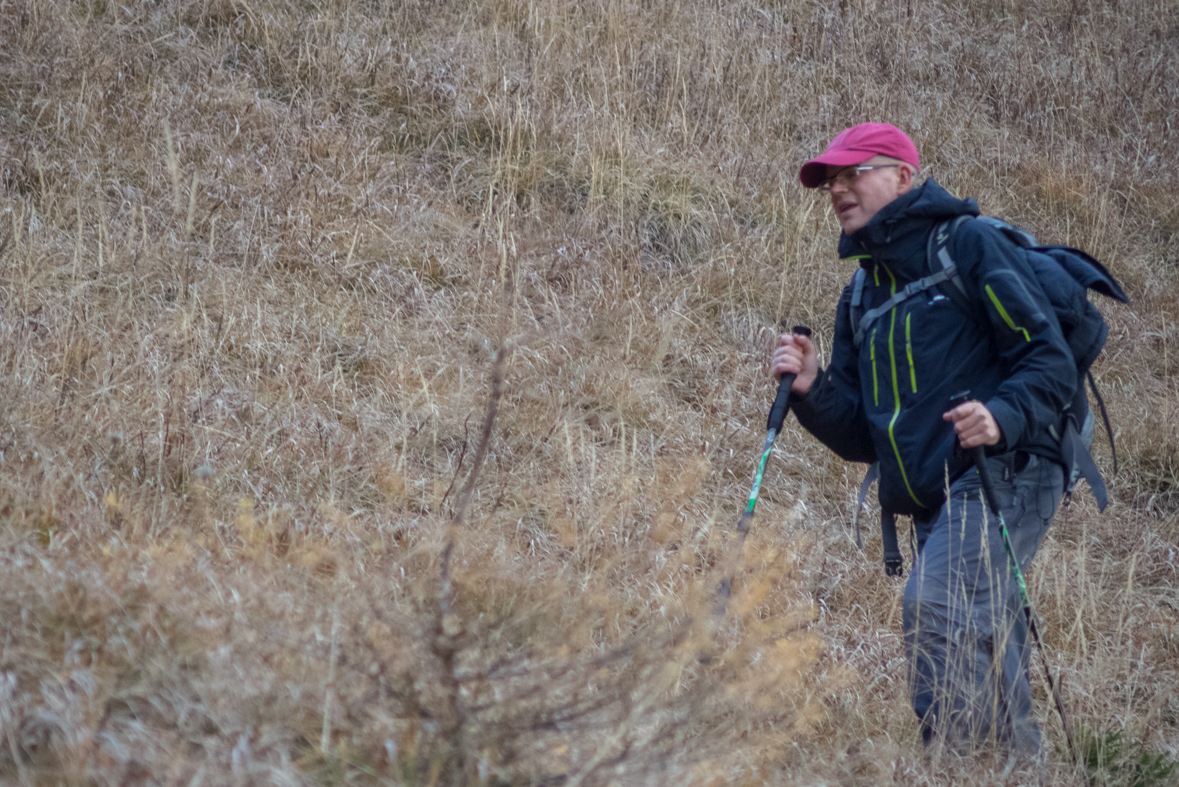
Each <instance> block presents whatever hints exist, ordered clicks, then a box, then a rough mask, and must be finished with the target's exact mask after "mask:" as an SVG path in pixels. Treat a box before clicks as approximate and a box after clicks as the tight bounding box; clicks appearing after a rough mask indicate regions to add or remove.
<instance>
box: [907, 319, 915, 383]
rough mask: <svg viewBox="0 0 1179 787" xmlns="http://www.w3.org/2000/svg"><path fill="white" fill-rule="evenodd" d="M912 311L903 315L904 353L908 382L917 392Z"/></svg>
mask: <svg viewBox="0 0 1179 787" xmlns="http://www.w3.org/2000/svg"><path fill="white" fill-rule="evenodd" d="M912 322H913V312H909V313H908V314H906V315H905V354H906V355H908V356H909V383H910V384H911V385H912V386H913V393H917V369H916V368H915V367H914V366H913V325H912Z"/></svg>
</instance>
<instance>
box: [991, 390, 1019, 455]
mask: <svg viewBox="0 0 1179 787" xmlns="http://www.w3.org/2000/svg"><path fill="white" fill-rule="evenodd" d="M987 409H988V410H990V411H991V417H992V418H994V419H995V423H997V424H998V425H999V431H1000V432H1002V435H1001V436H1000V440H1001V442H1002V443H1003V445H1004V447H1005V449H1006V450H1007V451H1014V450H1015V448H1016V446H1018V445H1019V444H1020V442H1021V441H1022V439H1023V427H1024V419H1023V416H1022V415H1020V414H1019V413H1018V412H1017V411H1016V410H1015V409H1014V408H1013V407H1011V406H1010V405H1008V404H1007V403H1006V402H1004V401H1003V400H1002V399H992V400H991V401H989V402H987Z"/></svg>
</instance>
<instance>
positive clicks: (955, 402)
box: [950, 391, 1089, 786]
mask: <svg viewBox="0 0 1179 787" xmlns="http://www.w3.org/2000/svg"><path fill="white" fill-rule="evenodd" d="M969 401H970V391H962V392H961V393H957V394H954V395H953V396H951V397H950V407H951V408H953V407H957V406H959V405H962V404H966V403H967V402H969ZM965 450H967V451H969V452H970V456H971V458H972V459H973V460H974V466H975V467H977V468H978V476H979V478H980V479H981V480H982V489H983V496H984V497H985V498H986V501H987V507H988V508H990V509H991V511H992V512H993V513H994V515H995V518H996V519H997V520H998V522H999V535H1000V536H1001V537H1002V539H1003V548H1004V549H1005V550H1007V560H1008V563H1010V564H1011V573H1012V574H1013V575H1014V576H1015V584H1016V586H1017V587H1018V588H1019V602H1020V604H1021V605H1022V606H1023V614H1024V617H1025V618H1027V623H1028V631H1030V632H1031V634H1032V642H1034V643H1035V645H1036V649H1037V650H1039V651H1040V660H1041V661H1042V662H1044V678H1045V680H1047V681H1048V690H1049V691H1050V692H1051V693H1052V699H1053V701H1054V702H1055V703H1056V712H1057V713H1059V714H1060V724H1061V726H1062V727H1064V739H1065V741H1067V742H1068V751H1069V754H1071V755H1072V758H1073V764H1074V765H1076V766H1077V769H1078V770H1080V772H1081V776H1082V778H1083V779H1084V781H1085V784H1086V786H1087V785H1088V784H1089V774H1088V772H1087V771H1086V770H1085V767H1084V765H1082V763H1081V757H1080V753H1079V752H1078V751H1077V746H1076V743H1074V742H1073V733H1072V728H1071V727H1070V726H1069V723H1068V715H1067V714H1066V713H1065V712H1064V702H1063V700H1061V698H1060V688H1059V687H1058V685H1057V683H1056V681H1055V680H1053V678H1052V670H1051V668H1049V666H1048V657H1047V656H1046V655H1045V654H1044V643H1043V642H1042V641H1041V640H1040V628H1039V626H1038V625H1037V623H1036V613H1035V612H1034V611H1033V610H1032V602H1031V600H1030V599H1029V598H1028V586H1027V582H1026V581H1024V578H1023V570H1022V569H1021V568H1020V566H1019V559H1018V558H1017V557H1016V556H1015V548H1014V547H1012V546H1011V536H1010V534H1009V533H1008V532H1007V522H1006V520H1005V519H1004V518H1003V510H1002V509H1001V508H1000V507H999V499H998V498H997V497H996V496H995V484H994V481H993V480H992V479H991V472H990V469H989V468H988V467H987V462H986V456H987V455H986V449H985V448H983V446H981V445H976V446H975V447H974V448H968V449H965Z"/></svg>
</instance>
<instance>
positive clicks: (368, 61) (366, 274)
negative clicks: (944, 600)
mask: <svg viewBox="0 0 1179 787" xmlns="http://www.w3.org/2000/svg"><path fill="white" fill-rule="evenodd" d="M0 51H3V52H4V53H5V56H4V57H3V58H2V59H0V69H2V72H3V78H2V79H0V178H2V182H0V238H3V237H7V238H8V240H7V241H6V242H5V243H4V246H3V250H2V251H0V358H2V363H3V367H4V374H3V376H0V413H2V415H0V460H2V465H0V506H2V507H0V516H2V519H0V521H2V528H0V561H2V564H3V572H4V577H5V579H4V582H3V585H2V587H0V619H2V620H3V621H4V635H3V644H2V650H0V670H2V672H3V676H4V680H3V682H2V683H0V721H2V723H3V730H2V733H3V737H4V740H3V741H0V744H2V745H0V752H2V753H0V770H2V771H3V773H4V778H5V779H6V780H9V781H17V780H23V781H25V782H27V783H33V782H38V781H41V782H44V783H47V784H48V783H53V784H56V783H60V781H61V780H64V781H65V783H70V784H108V783H109V784H116V783H117V784H138V783H161V784H163V783H166V784H190V783H202V782H203V783H205V784H215V783H217V784H222V783H224V784H228V783H269V782H275V783H282V784H291V783H297V784H302V783H311V784H317V783H327V784H330V783H342V782H343V781H344V780H346V779H355V780H359V781H360V782H361V783H383V784H402V783H410V784H428V783H439V784H441V783H471V784H474V783H496V782H497V781H499V782H504V781H506V782H511V783H520V784H527V783H537V782H535V781H533V780H539V782H540V783H549V784H558V783H565V784H599V783H606V782H609V781H610V780H611V779H623V780H628V781H630V782H635V783H700V784H704V783H734V782H744V783H759V782H763V781H765V782H769V783H782V784H788V783H812V782H814V783H819V782H832V781H834V782H839V783H848V784H860V783H863V784H869V783H879V782H881V781H885V780H888V779H892V778H895V779H896V780H898V781H899V782H901V783H905V784H926V783H937V782H939V781H940V780H942V779H945V778H947V776H946V774H947V773H948V774H949V777H948V778H952V779H953V780H954V781H956V782H957V783H977V784H999V783H1011V784H1014V783H1020V782H1021V781H1022V780H1024V779H1025V778H1026V777H1027V774H1021V773H1019V772H1017V773H1015V774H1010V775H1003V774H1002V773H997V772H996V771H995V770H994V767H993V766H992V765H991V764H988V763H987V762H984V763H983V764H982V765H981V766H980V765H977V764H975V763H974V762H972V761H956V760H948V761H946V762H941V763H937V764H934V765H929V764H924V763H922V762H921V760H920V756H919V754H920V753H919V751H918V749H919V745H918V743H917V736H916V730H915V724H914V722H913V720H912V718H911V712H910V711H908V709H907V706H906V703H905V689H904V665H903V658H902V653H901V648H900V644H899V640H898V633H899V614H898V607H897V597H898V593H899V585H897V584H895V583H894V582H892V581H889V580H887V579H885V578H884V577H883V572H882V571H881V570H880V567H879V551H880V548H879V539H878V537H877V538H875V539H873V538H869V539H868V544H867V552H866V553H864V554H861V553H859V552H858V551H857V550H856V549H855V547H854V544H853V543H852V541H851V537H850V530H849V527H848V524H847V522H848V518H849V511H850V508H851V505H852V502H853V500H854V491H855V488H856V486H857V484H858V481H859V475H860V472H861V468H859V467H856V466H850V465H844V464H843V463H841V462H840V461H838V460H837V459H835V458H834V457H832V456H831V455H830V454H829V453H828V452H826V451H825V450H824V449H823V448H822V447H821V446H819V445H818V444H817V443H816V442H815V441H813V440H812V439H811V438H809V437H808V436H807V435H805V434H804V433H802V432H801V431H800V430H799V429H798V428H797V426H796V425H794V424H793V423H792V424H791V425H790V426H788V428H787V430H786V432H785V433H784V435H783V437H782V439H781V440H780V447H779V449H778V450H777V451H776V453H775V455H774V457H773V460H772V463H771V469H770V471H769V473H768V476H767V486H766V489H765V491H764V493H763V496H762V502H761V504H760V506H759V508H758V517H757V520H756V523H755V528H754V532H753V534H752V536H751V537H750V539H749V541H748V542H747V543H746V544H745V550H744V555H745V560H744V563H743V565H742V567H741V569H740V572H739V577H738V581H737V585H736V588H737V593H736V596H735V598H734V599H733V600H732V602H731V603H730V605H729V612H730V615H729V617H728V618H727V619H725V620H724V621H717V620H716V619H714V617H713V616H711V615H710V614H709V613H710V611H711V610H712V608H713V601H712V592H713V588H714V587H715V583H716V582H717V581H718V580H719V578H720V576H721V575H723V574H724V573H725V572H726V571H727V570H728V568H727V567H728V566H729V565H730V563H729V562H728V560H729V559H728V557H727V555H728V554H729V552H728V550H726V549H725V536H724V534H725V531H726V530H727V529H728V528H729V527H730V526H731V524H732V522H733V521H734V520H735V518H736V514H737V513H738V512H739V510H740V508H741V506H742V504H743V502H744V498H745V495H746V494H747V490H748V483H749V480H750V478H751V476H752V470H753V463H754V455H755V453H756V451H757V449H758V447H759V445H760V442H761V439H762V434H761V432H762V429H763V427H762V423H763V421H762V419H763V418H764V411H765V409H766V406H767V404H768V400H769V398H770V396H771V394H772V387H771V384H770V382H769V380H768V378H767V375H766V368H765V360H766V355H767V349H768V348H769V346H770V344H771V342H772V337H773V334H774V330H775V326H776V325H778V324H779V321H782V322H783V323H784V324H787V325H789V324H792V323H795V322H805V323H808V324H810V325H812V326H813V327H814V328H815V329H816V331H817V333H818V335H819V336H820V337H821V338H823V340H824V341H826V339H825V338H824V337H829V336H830V331H831V323H832V319H833V309H834V302H835V298H836V296H837V295H838V292H839V291H840V288H841V287H842V286H843V283H844V282H845V281H846V279H847V278H848V276H849V274H850V271H849V269H847V267H846V266H844V265H841V264H837V263H835V262H834V254H833V244H834V239H835V237H836V234H837V226H836V224H835V223H834V221H833V220H832V218H831V216H830V213H829V211H828V210H827V208H826V206H825V205H824V204H822V202H821V201H817V200H816V199H814V197H813V195H811V194H806V193H803V192H802V190H801V189H800V188H799V187H798V185H797V182H796V180H795V172H796V167H797V164H798V162H799V161H800V160H802V159H803V158H804V157H806V156H809V155H811V154H813V153H814V151H816V150H817V149H819V148H820V147H821V146H822V145H823V144H824V143H825V142H826V140H827V139H829V138H830V136H831V135H832V134H833V133H834V132H836V131H838V130H839V129H841V128H843V127H844V126H846V125H848V124H851V123H854V122H858V121H861V120H865V119H876V120H891V121H893V122H896V123H898V124H900V125H903V126H904V127H906V128H907V129H909V130H910V131H911V132H912V134H913V136H914V139H915V141H916V142H917V144H918V146H919V147H920V148H921V149H922V150H923V151H924V154H925V157H926V162H925V163H926V170H927V172H928V174H930V175H932V176H934V177H936V178H937V179H938V180H939V181H940V182H942V183H943V184H944V185H946V186H947V187H949V188H950V189H951V190H952V191H955V192H957V193H960V194H962V195H973V196H977V197H978V199H979V201H980V203H981V204H982V206H983V208H984V210H986V211H987V212H989V213H993V214H997V215H1003V216H1007V217H1011V218H1014V219H1016V220H1017V221H1019V222H1020V223H1022V224H1024V225H1025V226H1027V227H1029V228H1030V229H1032V230H1034V231H1035V232H1037V233H1038V234H1039V235H1040V236H1041V237H1043V238H1045V239H1048V240H1052V241H1058V242H1069V243H1073V244H1075V245H1079V246H1083V247H1085V248H1087V249H1089V250H1091V251H1092V252H1094V253H1095V254H1097V255H1098V256H1100V257H1101V258H1102V259H1103V260H1104V261H1106V262H1107V263H1108V264H1109V266H1110V268H1111V269H1112V270H1113V272H1114V273H1115V275H1117V276H1119V277H1120V278H1121V279H1122V281H1123V282H1125V283H1126V285H1127V289H1128V290H1129V291H1130V293H1131V297H1132V298H1133V304H1132V306H1131V307H1130V308H1106V309H1105V312H1106V314H1107V317H1108V319H1109V321H1110V323H1111V327H1112V331H1111V338H1110V342H1109V345H1108V348H1107V352H1106V354H1105V356H1104V357H1103V358H1102V360H1101V361H1099V363H1098V366H1097V368H1096V371H1097V374H1098V377H1099V379H1100V381H1101V384H1102V387H1103V390H1104V391H1105V393H1106V396H1107V401H1108V403H1109V405H1110V411H1111V417H1112V419H1113V422H1114V424H1115V429H1116V436H1117V441H1118V448H1119V457H1120V459H1121V463H1122V472H1121V474H1120V475H1119V476H1118V477H1117V478H1116V479H1115V480H1113V482H1112V489H1113V495H1114V497H1115V502H1114V504H1113V505H1112V506H1111V508H1110V509H1109V510H1108V511H1107V512H1106V513H1105V514H1104V515H1098V514H1097V512H1096V511H1095V509H1094V507H1093V505H1092V502H1091V500H1089V499H1088V497H1087V496H1085V495H1082V496H1079V497H1078V498H1077V499H1076V500H1074V501H1073V503H1072V504H1071V506H1070V507H1069V508H1068V509H1067V510H1066V511H1064V512H1062V513H1061V514H1059V515H1058V517H1057V522H1056V525H1055V526H1054V527H1053V529H1052V531H1051V532H1050V534H1049V537H1048V540H1047V542H1046V543H1045V545H1044V547H1043V548H1042V550H1041V553H1040V556H1039V558H1038V560H1037V563H1036V565H1035V568H1034V569H1033V572H1032V579H1031V582H1032V586H1033V594H1034V598H1035V601H1036V603H1037V605H1038V609H1039V612H1040V614H1041V616H1042V617H1043V619H1044V621H1045V629H1046V631H1047V636H1048V643H1047V644H1048V648H1049V653H1050V658H1051V661H1052V667H1053V669H1054V670H1056V671H1057V672H1058V673H1059V674H1061V675H1062V676H1063V678H1064V681H1065V684H1066V692H1067V697H1068V700H1069V702H1070V706H1071V708H1072V713H1073V715H1074V719H1075V722H1076V724H1078V725H1079V726H1082V727H1084V728H1086V729H1088V730H1092V731H1094V732H1095V734H1096V735H1097V736H1098V737H1099V738H1103V739H1105V740H1106V741H1109V742H1116V741H1118V740H1123V741H1125V742H1127V745H1126V746H1125V747H1124V748H1123V754H1126V755H1128V754H1129V753H1132V751H1133V750H1132V746H1134V745H1138V744H1141V745H1144V746H1145V747H1146V749H1147V751H1150V752H1153V753H1156V754H1164V755H1173V754H1174V752H1175V751H1176V748H1177V747H1179V736H1177V734H1176V732H1175V730H1176V724H1177V722H1179V697H1177V696H1176V687H1177V685H1179V678H1177V677H1176V673H1175V670H1176V665H1177V663H1179V641H1177V639H1176V631H1175V626H1176V614H1177V612H1176V610H1177V608H1179V598H1177V596H1176V590H1175V580H1176V552H1175V549H1176V547H1175V544H1176V541H1177V539H1179V456H1177V451H1179V427H1177V426H1176V424H1177V423H1179V417H1177V415H1179V392H1177V391H1176V390H1175V382H1174V381H1175V369H1174V367H1175V366H1176V365H1177V364H1179V358H1176V347H1177V346H1179V345H1176V344H1175V339H1176V333H1177V331H1176V328H1175V318H1176V315H1177V313H1179V299H1177V298H1176V296H1175V294H1174V293H1175V291H1176V290H1175V288H1176V286H1177V282H1176V267H1175V259H1176V257H1177V252H1179V212H1177V211H1176V207H1175V202H1174V198H1173V195H1174V193H1175V192H1176V189H1177V188H1179V176H1177V175H1176V170H1175V167H1174V163H1173V162H1175V161H1176V160H1177V159H1179V138H1177V137H1176V135H1175V131H1174V129H1175V128H1176V127H1177V126H1179V6H1177V5H1176V3H1175V2H1174V0H1138V1H1137V2H1130V3H1126V2H1124V1H1123V2H1120V3H1119V2H1112V1H1111V2H1108V3H1100V2H1060V1H1057V2H1053V1H1052V0H1044V1H1043V2H1033V3H1021V2H1011V1H1010V0H964V1H963V2H952V3H912V2H906V3H901V2H894V1H893V0H881V1H880V2H872V3H869V2H861V1H860V0H850V1H847V2H830V3H824V2H791V3H782V4H780V5H765V6H759V5H756V4H753V3H747V2H732V3H696V2H693V3H675V2H656V3H631V2H627V1H626V0H619V1H617V2H615V1H612V2H600V1H595V0H590V1H589V2H573V3H568V2H563V1H556V0H552V1H549V0H539V1H538V2H511V1H508V2H488V3H485V4H472V5H469V6H464V5H462V4H460V3H451V4H447V3H433V2H425V1H424V0H423V1H422V2H402V3H397V2H379V1H378V0H373V2H368V3H358V4H343V3H334V4H332V3H328V4H323V5H320V4H314V3H307V4H295V3H283V2H257V3H248V2H244V0H204V1H202V2H185V1H184V0H163V1H162V2H160V3H147V2H139V1H138V0H133V1H132V2H128V3H125V4H114V3H107V2H101V1H100V0H96V1H95V2H79V3H66V2H56V3H55V2H49V0H27V1H26V2H9V1H8V0H4V2H0ZM1103 308H1104V307H1103ZM497 353H498V354H499V355H498V356H497ZM496 357H502V358H504V359H506V360H504V362H503V363H502V364H500V365H498V366H497V364H496V362H495V358H496ZM497 369H498V370H499V372H498V373H497V371H496V370H497ZM497 374H500V375H502V378H503V383H502V399H497V398H496V396H495V395H494V394H493V393H492V391H493V388H494V386H493V382H494V379H495V378H496V377H497ZM489 402H498V417H497V419H496V420H495V421H494V423H493V424H490V426H491V429H490V431H489V432H488V434H489V435H490V436H489V438H488V439H486V440H484V439H482V438H481V435H482V434H484V431H483V422H484V418H485V412H486V408H487V405H488V403H489ZM1101 450H1102V448H1101V440H1100V434H1099V437H1098V451H1099V453H1100V452H1101ZM1105 450H1106V451H1108V449H1105ZM1099 459H1100V460H1102V461H1103V462H1104V463H1105V464H1106V465H1107V466H1108V464H1109V463H1108V461H1107V460H1108V457H1107V456H1105V455H1104V454H1101V455H1100V456H1099ZM477 465H478V472H477V474H472V468H473V467H476V466H477ZM867 521H868V522H869V523H872V522H874V519H873V517H872V515H871V514H869V515H868V519H867ZM869 530H871V527H869ZM447 544H450V545H451V548H450V549H447V548H446V547H447ZM444 563H445V564H446V570H445V572H444V571H443V564H444ZM443 579H445V580H448V581H449V589H448V590H447V586H446V583H445V582H441V580H443ZM1038 712H1039V713H1040V714H1041V717H1042V719H1043V721H1044V724H1045V727H1046V730H1047V734H1048V738H1049V740H1050V741H1051V742H1053V743H1054V744H1056V745H1062V743H1061V742H1062V737H1061V735H1060V732H1059V726H1058V725H1057V722H1056V720H1055V718H1053V716H1052V715H1051V714H1050V712H1049V705H1048V703H1047V702H1041V703H1040V706H1039V708H1038ZM1119 735H1120V736H1121V737H1120V738H1118V737H1117V736H1119ZM1062 761H1063V758H1057V757H1054V758H1053V760H1052V762H1051V763H1050V764H1049V765H1048V766H1047V771H1046V774H1047V778H1049V779H1060V780H1061V781H1062V782H1063V781H1067V779H1068V777H1067V775H1064V774H1063V773H1062V772H1061V771H1060V768H1061V762H1062ZM1124 761H1125V757H1123V758H1122V762H1124ZM1001 765H1002V763H999V764H998V766H999V767H1001ZM1104 774H1105V776H1106V777H1107V778H1108V780H1109V783H1126V784H1129V783H1131V777H1132V774H1130V773H1128V772H1127V770H1126V768H1125V767H1123V768H1122V769H1121V770H1115V769H1114V768H1112V767H1107V768H1106V769H1105V770H1104Z"/></svg>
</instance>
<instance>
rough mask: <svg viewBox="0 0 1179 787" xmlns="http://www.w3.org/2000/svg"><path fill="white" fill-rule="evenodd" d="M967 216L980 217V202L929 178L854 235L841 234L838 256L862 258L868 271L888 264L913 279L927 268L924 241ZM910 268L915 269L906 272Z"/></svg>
mask: <svg viewBox="0 0 1179 787" xmlns="http://www.w3.org/2000/svg"><path fill="white" fill-rule="evenodd" d="M964 213H965V214H969V215H971V216H977V215H978V213H979V211H978V203H977V202H975V200H974V199H973V198H968V199H958V198H957V197H954V196H952V195H951V194H950V193H949V192H948V191H946V190H945V189H944V188H942V187H941V186H940V185H938V183H937V182H936V181H934V180H933V179H932V178H929V179H927V180H926V181H925V182H924V183H922V184H921V185H920V186H918V187H917V188H915V189H911V190H910V191H908V192H907V193H905V194H902V195H901V196H899V197H897V198H896V199H894V200H893V201H892V202H890V203H888V204H887V205H885V206H884V207H883V208H881V209H880V210H879V211H877V213H876V215H875V216H873V217H872V219H871V220H870V221H869V222H868V223H867V224H865V225H864V226H863V227H861V228H860V229H858V230H856V231H855V232H853V233H852V234H851V235H846V234H840V236H839V256H840V258H841V259H859V260H860V264H861V265H862V266H864V267H866V268H869V267H871V266H872V265H874V264H875V261H881V262H885V263H886V264H889V265H890V267H893V266H896V268H897V269H899V270H898V272H899V273H901V274H902V275H904V276H905V278H912V277H913V275H920V274H919V271H920V270H921V269H922V268H923V267H924V262H925V256H924V248H925V241H926V239H927V238H928V236H929V231H930V230H931V229H932V227H933V225H934V224H936V223H938V222H941V221H945V220H947V219H952V218H954V217H956V216H960V215H962V214H964ZM908 267H913V268H914V270H913V271H906V270H904V269H905V268H908ZM906 274H908V275H906Z"/></svg>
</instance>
